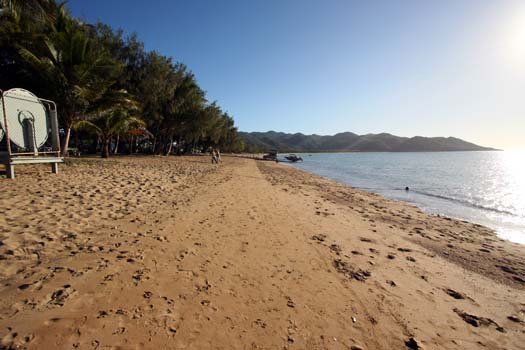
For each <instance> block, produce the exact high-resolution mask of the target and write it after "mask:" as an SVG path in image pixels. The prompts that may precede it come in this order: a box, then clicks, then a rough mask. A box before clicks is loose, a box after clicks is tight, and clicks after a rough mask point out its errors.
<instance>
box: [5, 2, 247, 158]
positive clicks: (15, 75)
mask: <svg viewBox="0 0 525 350" xmlns="http://www.w3.org/2000/svg"><path fill="white" fill-rule="evenodd" d="M0 7H1V8H2V12H1V14H0V20H1V23H2V26H1V27H0V49H1V51H0V52H1V53H0V74H1V75H2V77H5V80H4V82H3V84H6V86H2V88H4V89H7V88H10V87H15V86H16V87H23V88H27V89H29V90H32V91H34V92H35V93H37V94H38V95H39V96H42V97H45V98H48V99H52V100H54V101H55V102H57V105H58V107H59V116H60V122H61V127H62V128H63V129H64V130H65V132H66V135H65V137H63V141H64V143H63V146H62V149H63V150H67V148H68V143H69V135H70V133H71V130H72V129H74V132H76V134H75V136H76V137H75V139H76V142H77V143H78V142H79V141H78V140H79V139H80V142H81V143H82V142H83V139H86V140H88V141H89V138H90V137H92V135H93V134H94V135H96V136H97V137H98V140H99V142H98V143H97V144H99V145H100V149H101V152H102V154H103V156H109V154H110V152H109V148H110V147H111V143H112V140H113V138H114V137H115V135H116V137H117V140H118V139H119V138H120V136H122V138H123V140H121V141H120V142H121V143H124V144H125V145H124V146H125V147H124V148H127V149H128V150H129V151H132V149H133V145H135V151H136V150H148V151H150V152H153V153H157V154H162V153H164V154H169V153H171V152H177V153H184V152H202V151H206V149H207V148H209V147H218V148H221V150H222V151H226V152H228V151H232V152H236V151H242V149H243V147H244V145H243V142H242V140H241V138H240V137H239V136H238V133H237V128H235V126H234V121H233V118H232V117H231V116H229V115H228V114H227V113H225V112H223V111H222V110H221V108H220V107H219V106H218V105H217V103H216V102H213V103H209V102H208V101H207V99H206V96H205V93H204V91H203V90H202V89H201V88H200V86H199V85H198V83H197V80H196V78H195V76H194V75H193V73H192V72H191V71H189V70H188V68H187V67H186V66H185V65H184V64H182V63H176V62H173V60H172V59H171V58H170V57H166V56H163V55H161V54H159V53H158V52H155V51H153V52H146V51H145V50H144V45H143V44H142V42H140V41H139V40H138V39H137V36H136V35H135V34H133V35H131V36H129V37H127V38H124V37H123V33H122V31H121V30H117V31H114V30H113V29H112V28H111V27H109V26H108V25H105V24H103V23H100V22H99V23H96V24H94V25H91V24H86V23H82V22H81V21H79V20H78V19H76V18H74V17H72V16H71V15H70V14H69V12H68V11H67V7H66V6H65V4H64V3H58V2H56V1H54V0H0ZM145 129H147V131H146V130H145ZM139 130H140V131H141V132H138V131H139ZM117 144H118V142H117Z"/></svg>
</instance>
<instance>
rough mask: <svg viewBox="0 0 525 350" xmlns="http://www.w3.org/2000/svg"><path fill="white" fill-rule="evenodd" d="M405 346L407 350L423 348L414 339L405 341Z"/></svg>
mask: <svg viewBox="0 0 525 350" xmlns="http://www.w3.org/2000/svg"><path fill="white" fill-rule="evenodd" d="M405 345H406V347H407V348H408V349H411V350H420V349H423V347H422V346H421V344H419V342H418V341H417V339H416V338H414V337H410V338H409V339H408V340H407V341H405Z"/></svg>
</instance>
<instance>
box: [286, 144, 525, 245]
mask: <svg viewBox="0 0 525 350" xmlns="http://www.w3.org/2000/svg"><path fill="white" fill-rule="evenodd" d="M300 156H302V158H303V159H304V162H303V163H296V164H294V166H296V167H298V168H301V169H304V170H307V171H309V172H312V173H315V174H318V175H321V176H325V177H328V178H332V179H334V180H337V181H339V182H343V183H346V184H348V185H351V186H353V187H356V188H360V189H363V190H366V191H370V192H375V193H378V194H381V195H383V196H385V197H388V198H391V199H396V200H402V201H406V202H409V203H412V204H415V205H417V206H418V207H420V208H421V209H422V210H424V211H426V212H429V213H433V214H442V215H446V216H448V217H453V218H458V219H463V220H467V221H470V222H475V223H478V224H481V225H485V226H487V227H491V228H493V229H494V230H495V231H496V232H497V233H498V235H499V236H500V237H501V238H504V239H507V240H510V241H513V242H518V243H522V244H525V152H523V151H501V152H422V153H381V152H378V153H324V154H300ZM406 186H408V187H409V188H410V190H409V191H405V187H406Z"/></svg>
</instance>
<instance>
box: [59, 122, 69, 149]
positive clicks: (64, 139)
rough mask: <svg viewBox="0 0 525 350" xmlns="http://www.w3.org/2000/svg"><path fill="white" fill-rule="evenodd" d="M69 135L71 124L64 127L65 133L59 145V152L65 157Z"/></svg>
mask: <svg viewBox="0 0 525 350" xmlns="http://www.w3.org/2000/svg"><path fill="white" fill-rule="evenodd" d="M70 136H71V125H68V126H67V127H66V135H65V136H64V138H63V139H62V145H61V146H60V152H61V153H62V157H67V148H68V147H69V138H70Z"/></svg>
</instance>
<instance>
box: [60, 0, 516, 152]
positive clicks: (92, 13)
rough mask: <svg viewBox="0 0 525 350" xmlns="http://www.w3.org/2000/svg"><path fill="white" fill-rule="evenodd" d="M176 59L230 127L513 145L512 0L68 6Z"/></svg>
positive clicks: (163, 0) (174, 0) (170, 1)
mask: <svg viewBox="0 0 525 350" xmlns="http://www.w3.org/2000/svg"><path fill="white" fill-rule="evenodd" d="M68 6H69V8H70V10H71V12H72V13H73V14H74V15H75V16H78V17H80V18H82V19H83V20H85V21H87V22H95V21H97V20H101V21H102V22H104V23H107V24H110V25H111V26H112V27H114V28H121V29H123V30H124V32H125V33H126V34H130V33H133V32H135V33H137V34H138V36H139V38H140V39H141V40H142V41H143V42H144V44H145V48H146V49H147V50H156V51H158V52H160V53H162V54H164V55H167V56H171V57H173V59H174V60H175V61H179V62H183V63H185V64H186V65H187V66H188V67H189V68H190V69H191V70H192V71H193V72H194V73H195V75H196V77H197V79H198V81H199V84H200V85H201V87H202V88H203V89H204V90H205V91H206V92H207V98H208V99H209V100H210V101H215V100H216V101H217V102H218V103H219V105H220V106H221V107H222V108H223V109H224V110H226V111H227V112H228V113H230V114H231V115H233V116H234V118H235V121H236V124H237V125H238V127H239V129H240V130H242V131H267V130H276V131H283V132H292V133H295V132H302V133H305V134H313V133H315V134H322V135H329V134H335V133H338V132H343V131H352V132H355V133H358V134H367V133H379V132H388V133H391V134H394V135H399V136H408V137H411V136H416V135H419V136H454V137H459V138H463V139H465V140H467V141H471V142H474V143H478V144H481V145H484V146H491V147H497V148H502V149H525V1H524V0H496V1H494V0H433V1H421V0H397V1H395V0H370V1H360V0H355V1H354V0H315V1H314V0H250V1H246V0H231V1H229V0H209V1H204V0H192V1H178V0H150V1H138V0H126V1H124V0H89V1H88V0H69V1H68Z"/></svg>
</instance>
